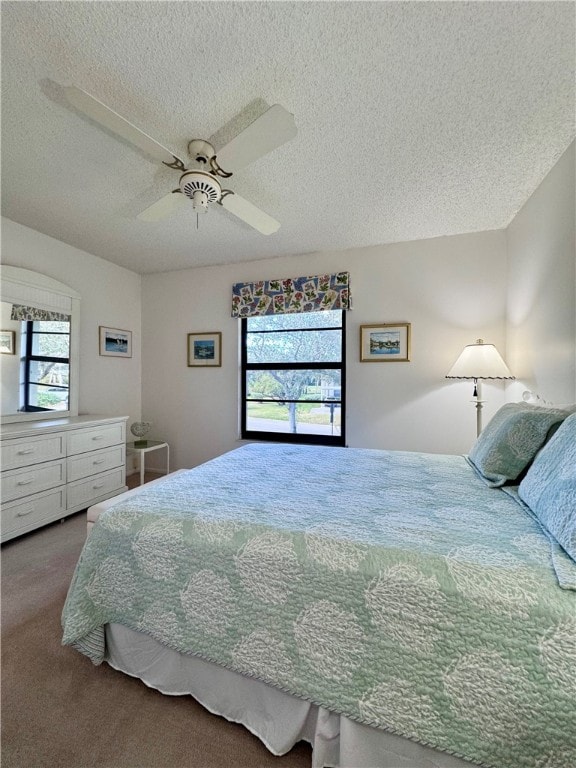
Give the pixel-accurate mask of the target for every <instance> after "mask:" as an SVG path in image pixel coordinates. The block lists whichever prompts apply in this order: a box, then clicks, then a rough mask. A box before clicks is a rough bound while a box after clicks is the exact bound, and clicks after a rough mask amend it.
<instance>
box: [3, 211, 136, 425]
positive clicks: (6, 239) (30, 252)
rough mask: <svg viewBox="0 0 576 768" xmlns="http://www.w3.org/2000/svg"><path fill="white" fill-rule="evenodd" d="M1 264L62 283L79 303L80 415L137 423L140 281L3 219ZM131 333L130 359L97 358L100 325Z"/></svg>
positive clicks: (106, 262)
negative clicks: (78, 297)
mask: <svg viewBox="0 0 576 768" xmlns="http://www.w3.org/2000/svg"><path fill="white" fill-rule="evenodd" d="M2 263H3V264H10V265H12V266H14V267H22V268H24V269H33V270H35V271H36V272H41V273H42V274H44V275H48V276H49V277H52V278H54V279H55V280H60V281H61V282H63V283H65V284H66V285H69V286H70V287H71V288H74V289H75V290H76V291H78V293H80V295H81V296H82V300H81V303H80V315H81V317H80V322H81V325H80V393H79V410H80V413H93V414H101V415H107V414H111V415H120V416H129V417H130V419H131V420H138V419H139V418H140V406H141V381H140V379H141V354H140V352H141V344H140V338H141V337H140V324H141V278H140V275H137V274H135V273H134V272H130V271H129V270H127V269H124V268H123V267H118V266H116V265H115V264H112V263H111V262H109V261H105V260H104V259H100V258H98V257H97V256H93V255H92V254H90V253H86V252H85V251H81V250H79V249H77V248H73V247H72V246H70V245H66V244H65V243H62V242H60V241H59V240H55V239H53V238H51V237H48V236H47V235H43V234H41V233H40V232H36V231H34V230H33V229H29V228H28V227H24V226H22V225H21V224H16V223H15V222H13V221H10V220H9V219H5V218H3V219H2ZM99 325H107V326H111V327H113V328H124V329H128V330H131V331H132V333H133V337H132V358H130V359H124V358H112V357H101V356H100V355H99V353H98V326H99Z"/></svg>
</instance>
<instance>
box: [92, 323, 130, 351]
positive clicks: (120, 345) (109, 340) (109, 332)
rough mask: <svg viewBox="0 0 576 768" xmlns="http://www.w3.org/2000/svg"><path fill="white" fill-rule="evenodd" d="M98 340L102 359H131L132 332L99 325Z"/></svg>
mask: <svg viewBox="0 0 576 768" xmlns="http://www.w3.org/2000/svg"><path fill="white" fill-rule="evenodd" d="M98 339H99V351H100V354H101V355H102V356H103V357H132V331H125V330H124V329H122V328H109V327H108V326H106V325H100V326H98Z"/></svg>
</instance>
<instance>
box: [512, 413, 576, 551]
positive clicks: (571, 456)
mask: <svg viewBox="0 0 576 768" xmlns="http://www.w3.org/2000/svg"><path fill="white" fill-rule="evenodd" d="M518 495H519V496H520V498H521V499H522V501H523V502H524V503H525V504H527V505H528V506H529V507H530V509H531V510H532V512H534V514H535V515H536V517H537V518H538V519H539V520H540V522H541V523H542V525H543V526H544V527H545V528H546V529H547V530H548V531H549V532H550V533H551V534H552V536H554V538H555V539H556V541H557V542H558V543H559V544H560V546H562V547H563V548H564V549H565V550H566V552H568V554H569V555H570V557H571V558H572V559H574V560H576V413H573V414H572V415H571V416H568V418H567V419H566V421H565V422H564V423H563V424H562V426H561V427H560V429H559V430H558V431H557V432H556V434H555V435H554V436H553V437H552V438H551V439H550V442H549V443H547V444H546V445H545V446H544V448H542V450H541V451H540V453H539V454H538V456H536V458H535V459H534V463H533V464H532V466H531V467H530V469H529V470H528V474H527V475H526V477H525V478H524V480H522V482H521V483H520V487H519V488H518Z"/></svg>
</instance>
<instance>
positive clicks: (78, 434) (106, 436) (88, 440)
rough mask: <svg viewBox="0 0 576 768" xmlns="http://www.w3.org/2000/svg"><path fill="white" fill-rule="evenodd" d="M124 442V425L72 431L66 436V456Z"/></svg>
mask: <svg viewBox="0 0 576 768" xmlns="http://www.w3.org/2000/svg"><path fill="white" fill-rule="evenodd" d="M125 442H126V425H125V424H124V422H122V423H118V424H106V425H104V426H102V427H93V428H91V429H82V430H74V431H71V432H69V434H68V456H73V455H74V454H76V453H87V452H88V451H95V450H96V449H97V448H108V446H110V445H119V444H122V445H123V444H124V443H125Z"/></svg>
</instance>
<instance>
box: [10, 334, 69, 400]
mask: <svg viewBox="0 0 576 768" xmlns="http://www.w3.org/2000/svg"><path fill="white" fill-rule="evenodd" d="M22 325H23V331H24V333H23V342H22V343H23V350H22V352H23V356H22V393H21V408H20V410H22V411H44V410H50V411H66V410H68V404H69V392H70V323H69V322H60V321H53V320H26V321H25V322H23V323H22Z"/></svg>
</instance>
